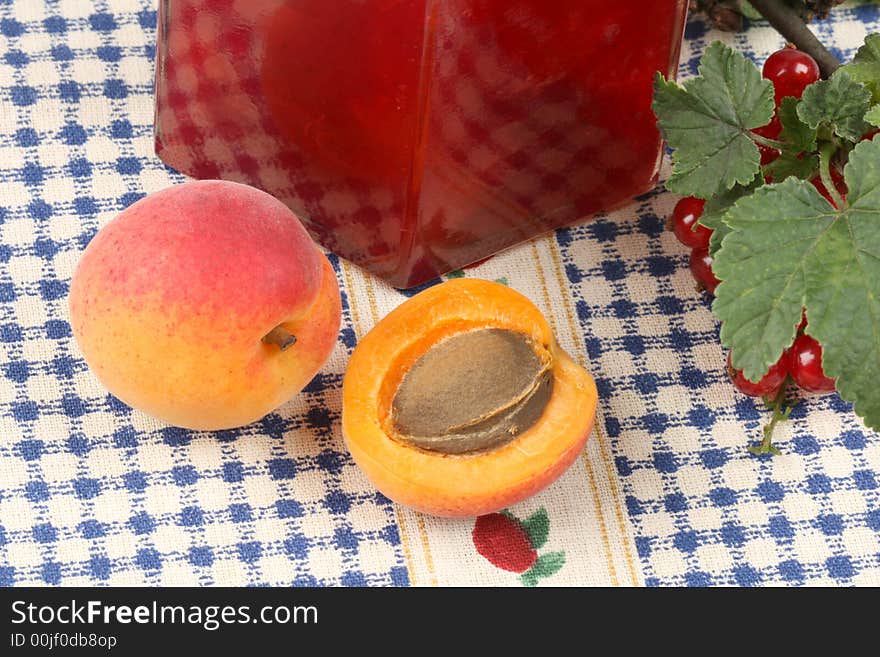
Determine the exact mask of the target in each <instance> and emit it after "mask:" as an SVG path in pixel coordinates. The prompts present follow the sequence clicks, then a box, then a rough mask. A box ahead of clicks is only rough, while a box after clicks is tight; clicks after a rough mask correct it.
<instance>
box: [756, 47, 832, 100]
mask: <svg viewBox="0 0 880 657" xmlns="http://www.w3.org/2000/svg"><path fill="white" fill-rule="evenodd" d="M762 74H763V76H764V77H765V78H766V79H768V80H770V82H772V83H773V87H774V89H775V93H774V97H775V99H776V105H777V106H778V105H779V103H780V102H782V99H783V98H785V97H786V96H794V97H795V98H800V97H801V94H803V93H804V89H806V88H807V87H808V86H810V85H811V84H813V83H814V82H815V81H816V80H818V79H819V65H818V64H817V63H816V60H815V59H813V58H812V57H810V56H809V55H808V54H807V53H805V52H803V51H801V50H795V49H794V48H783V49H782V50H777V51H776V52H775V53H773V54H772V55H770V56H769V57H768V58H767V61H766V62H764V68H763V71H762Z"/></svg>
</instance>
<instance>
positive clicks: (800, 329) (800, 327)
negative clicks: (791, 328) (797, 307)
mask: <svg viewBox="0 0 880 657" xmlns="http://www.w3.org/2000/svg"><path fill="white" fill-rule="evenodd" d="M805 328H807V311H806V310H802V311H801V323H800V324H798V327H797V332H798V333H802V332H803V330H804V329H805Z"/></svg>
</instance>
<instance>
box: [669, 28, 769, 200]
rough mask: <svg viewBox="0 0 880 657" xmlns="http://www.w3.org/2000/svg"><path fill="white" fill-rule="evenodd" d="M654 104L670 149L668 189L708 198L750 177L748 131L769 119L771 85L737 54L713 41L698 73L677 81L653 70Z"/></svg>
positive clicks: (755, 164) (754, 156)
mask: <svg viewBox="0 0 880 657" xmlns="http://www.w3.org/2000/svg"><path fill="white" fill-rule="evenodd" d="M653 107H654V113H655V114H656V115H657V122H658V125H659V127H660V130H661V132H662V133H663V136H664V138H665V139H666V141H667V142H668V143H669V145H670V146H671V147H672V148H673V149H674V151H673V155H672V175H671V176H670V178H669V180H667V181H666V187H667V188H668V189H669V190H671V191H673V192H676V193H678V194H681V195H683V196H696V197H699V198H710V197H711V196H713V195H715V194H716V193H718V192H723V191H726V190H728V189H730V188H731V187H733V186H734V185H735V184H737V183H740V184H743V185H745V184H748V182H749V181H750V180H751V179H752V178H754V176H755V173H756V172H757V171H758V168H759V166H760V155H759V153H758V147H757V146H755V143H754V141H752V138H751V136H750V130H752V129H753V128H760V127H761V126H764V125H767V124H768V123H770V119H772V118H773V109H774V105H773V85H772V83H771V82H770V81H769V80H764V79H763V78H762V77H761V73H760V71H758V69H757V67H756V66H755V65H754V64H753V63H752V62H751V61H749V60H748V59H746V58H745V57H744V56H743V55H742V54H741V53H738V52H736V51H734V50H732V49H731V48H729V47H728V46H726V45H724V44H723V43H721V42H719V41H716V42H714V43H713V44H712V45H710V46H709V48H708V49H707V50H706V53H705V54H704V55H703V59H702V60H701V62H700V69H699V76H698V77H696V78H691V79H689V80H686V81H685V82H684V84H683V85H678V84H677V83H676V82H674V81H667V80H665V79H664V78H663V76H662V75H660V74H659V73H658V74H657V76H656V78H655V81H654V105H653Z"/></svg>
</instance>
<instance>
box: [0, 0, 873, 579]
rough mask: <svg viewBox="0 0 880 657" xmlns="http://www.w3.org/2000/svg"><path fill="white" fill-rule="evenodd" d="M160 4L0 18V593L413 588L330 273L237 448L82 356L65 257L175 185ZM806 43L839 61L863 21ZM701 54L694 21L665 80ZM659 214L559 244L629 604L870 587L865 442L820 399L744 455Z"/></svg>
mask: <svg viewBox="0 0 880 657" xmlns="http://www.w3.org/2000/svg"><path fill="white" fill-rule="evenodd" d="M154 5H155V3H154V2H151V1H149V0H95V1H93V2H92V1H87V0H80V1H75V0H65V1H61V0H41V1H38V0H34V1H33V2H31V1H30V0H27V1H18V2H13V1H10V0H0V345H2V349H0V585H3V586H11V585H23V584H49V585H58V584H62V585H71V584H83V585H108V584H110V585H112V584H145V585H180V584H194V585H212V584H225V585H255V586H258V585H285V586H286V585H407V584H408V583H409V581H410V579H409V575H408V571H407V567H406V556H405V550H404V548H403V545H402V543H401V536H400V530H399V525H398V522H397V517H396V513H395V509H394V507H393V506H392V505H391V503H390V502H389V501H388V500H387V499H385V498H384V497H382V496H381V495H379V494H378V493H376V492H375V491H374V490H373V489H372V488H371V487H370V486H369V485H368V484H367V483H366V482H365V481H364V479H363V478H362V477H361V476H359V475H358V473H357V471H356V469H355V466H354V464H353V463H352V461H351V459H350V458H349V456H348V454H347V453H346V451H345V449H344V446H343V445H342V442H341V439H340V429H339V422H340V417H339V408H340V392H341V391H340V388H341V380H342V374H343V371H344V367H345V363H346V361H347V358H348V354H349V353H350V352H351V349H352V348H353V347H354V344H355V342H356V336H355V331H354V325H355V324H354V322H353V320H352V316H351V312H350V308H349V303H348V291H347V290H346V287H345V285H344V282H345V277H344V276H342V275H341V271H340V263H339V262H338V261H337V260H336V259H335V258H331V259H332V261H333V264H334V266H335V267H336V268H337V271H338V272H340V277H339V278H340V284H341V287H342V292H343V306H344V307H343V328H342V331H341V333H340V339H339V344H338V347H337V349H336V351H335V353H334V355H333V356H332V357H331V360H330V362H329V363H328V365H327V367H325V368H324V370H322V373H321V374H319V375H318V376H317V377H316V378H315V379H314V380H313V381H312V382H311V383H310V384H309V386H308V387H307V388H306V390H305V391H304V392H303V394H301V395H299V396H298V397H297V398H296V399H294V400H293V401H291V402H289V403H288V404H287V405H285V406H284V407H283V408H281V409H279V410H278V411H277V412H275V413H272V414H270V415H269V416H267V417H266V418H264V419H263V420H262V421H260V422H258V423H255V424H253V425H250V426H248V427H244V428H241V429H236V430H232V431H223V432H213V433H204V432H192V431H187V430H182V429H176V428H170V427H166V426H163V425H160V424H158V423H156V422H154V421H152V420H150V419H149V418H146V417H145V416H143V415H141V414H139V413H137V412H133V411H132V410H131V409H129V408H128V407H126V406H125V405H124V404H122V403H120V402H119V401H118V400H116V399H115V398H114V397H113V396H112V395H109V394H107V393H106V392H105V391H104V390H103V389H102V388H101V387H100V386H99V385H98V384H97V383H96V382H95V380H94V379H93V378H92V377H91V376H90V375H89V374H88V373H87V370H86V365H85V363H84V362H83V361H82V359H81V358H80V357H79V354H78V351H77V350H76V347H75V345H74V343H73V340H72V336H71V331H70V326H69V323H68V321H67V309H66V296H67V292H68V287H69V283H70V277H71V274H72V272H73V268H74V266H75V264H76V261H77V259H78V257H79V254H80V253H81V252H82V249H83V248H85V246H86V245H87V244H88V242H89V240H90V239H91V238H92V237H93V236H94V234H95V232H96V231H97V228H98V227H99V226H100V225H103V223H105V222H106V221H107V220H109V219H110V218H111V217H112V216H114V215H115V214H116V213H118V212H119V211H120V210H121V209H123V208H125V207H127V206H128V205H130V204H131V203H133V202H134V201H136V200H137V199H139V198H141V197H143V196H144V195H145V194H147V193H149V192H151V191H154V190H157V189H160V188H163V187H165V186H167V185H169V184H171V183H174V182H179V181H181V180H182V177H181V176H180V175H179V174H177V173H176V172H174V171H171V170H169V169H167V168H166V167H165V166H163V165H162V163H161V162H160V161H159V160H158V159H157V158H156V157H155V156H154V155H153V152H152V89H153V78H152V72H153V54H154V48H155V21H156V12H155V6H154ZM817 29H818V31H819V33H820V36H821V37H822V38H823V40H825V41H826V42H828V43H832V44H837V46H838V48H839V51H838V54H839V55H840V56H841V57H848V56H850V55H851V54H852V51H853V50H854V49H855V47H856V46H857V45H858V42H859V41H860V37H859V36H858V35H859V34H862V35H863V34H864V32H865V31H867V32H870V31H877V30H880V15H878V6H877V5H874V4H871V3H866V4H861V5H855V6H848V8H847V9H843V10H838V11H837V12H836V13H835V15H834V18H833V20H831V21H829V22H826V23H822V24H820V25H818V26H817ZM854 35H855V36H854ZM719 36H721V35H719V34H717V33H714V32H711V31H709V30H708V28H707V27H706V25H705V24H704V23H702V22H701V21H700V20H697V19H693V20H691V21H690V22H689V24H688V28H687V33H686V37H685V44H684V49H683V56H682V65H681V71H680V74H681V76H687V75H692V74H693V73H694V72H695V69H696V64H697V61H698V59H699V55H700V53H701V52H702V50H703V49H704V48H705V46H706V45H707V43H708V42H710V41H711V40H712V39H714V38H718V37H719ZM722 38H724V39H726V40H727V41H728V42H732V43H735V45H736V46H737V47H738V48H740V49H742V50H743V51H745V52H746V53H748V54H749V55H750V56H752V57H754V58H755V60H756V61H761V60H762V59H763V58H764V57H766V56H767V55H768V54H769V53H770V52H772V51H773V50H775V49H776V48H777V47H779V45H780V42H779V39H778V37H777V36H776V35H775V33H772V32H771V31H770V30H769V29H768V28H766V27H762V26H760V25H756V26H754V27H753V28H752V29H751V30H750V31H748V32H745V33H740V34H737V35H723V36H722ZM675 200H676V199H675V198H674V197H673V196H672V195H670V194H667V193H665V192H663V191H662V190H661V189H659V188H658V189H657V190H655V191H654V192H652V193H650V194H648V195H646V196H644V197H642V198H640V199H638V200H637V201H636V202H635V204H634V205H632V206H629V207H628V208H626V209H624V210H622V211H619V212H617V213H614V215H612V216H609V217H599V218H598V219H596V220H595V221H593V222H590V223H587V224H584V225H582V226H580V227H576V228H573V229H569V230H563V231H560V232H558V233H557V236H556V240H557V243H558V246H559V248H560V250H561V253H562V257H563V261H564V265H565V273H566V274H567V277H568V282H569V286H570V290H571V294H572V296H573V298H574V301H575V305H576V309H577V316H578V322H579V328H580V331H581V336H582V338H583V340H584V343H585V345H586V348H587V352H588V354H589V358H590V361H591V368H592V371H593V372H594V374H595V375H596V378H597V383H598V386H599V389H600V395H601V398H602V399H603V400H604V402H603V424H604V426H602V427H601V430H603V431H604V432H605V434H606V435H607V437H608V438H609V439H610V443H611V446H612V450H613V454H614V459H615V464H616V469H617V475H618V477H619V482H620V486H621V488H622V491H623V493H622V494H623V498H624V500H625V505H626V509H627V512H628V515H629V519H630V521H631V527H632V532H633V534H634V540H635V546H636V549H637V552H638V556H639V559H640V565H641V568H642V571H643V575H644V580H645V583H647V584H648V585H652V586H657V585H723V584H728V585H736V584H740V585H753V584H771V583H784V584H816V583H827V584H860V583H873V584H877V583H878V582H880V575H878V573H880V487H878V479H880V439H878V437H877V436H876V435H875V434H874V433H872V432H870V431H867V430H866V429H864V427H863V426H862V425H861V424H860V422H859V421H858V420H857V418H856V417H855V416H854V415H853V413H852V411H851V409H850V408H849V406H848V405H847V404H845V403H843V402H841V401H840V399H839V398H837V397H836V396H833V395H832V396H826V397H817V398H809V399H806V400H805V401H804V402H803V403H802V404H800V405H799V406H797V407H796V410H795V412H794V413H793V422H791V423H790V428H789V429H787V431H788V434H785V433H783V434H782V435H781V436H780V438H781V444H780V446H781V447H782V448H783V449H784V451H785V456H783V457H781V458H775V459H771V458H763V457H762V458H757V457H753V456H751V455H749V454H748V452H746V450H745V445H746V443H747V442H748V440H750V439H755V438H756V437H757V435H758V434H759V432H760V425H761V423H762V422H763V421H764V419H765V416H764V414H763V413H762V411H760V410H759V409H758V408H756V406H755V403H754V402H753V401H752V400H750V399H746V398H743V397H741V396H738V395H737V394H736V393H735V392H734V391H733V389H732V387H731V386H730V385H729V383H728V382H727V381H726V379H725V375H724V372H723V364H724V354H723V352H722V350H721V347H720V346H719V344H718V332H717V325H716V323H715V322H714V320H713V319H712V316H711V314H710V313H709V309H708V301H707V300H706V299H705V298H704V297H701V296H700V295H699V294H697V293H696V292H694V290H693V284H692V281H691V279H690V276H689V273H688V272H687V265H686V254H685V252H684V250H683V249H682V247H680V246H679V245H678V244H677V243H676V242H675V241H674V238H672V237H671V236H670V235H669V234H668V233H665V232H664V230H663V223H664V217H665V216H666V215H667V214H668V212H669V211H670V209H671V207H672V205H673V203H674V202H675ZM405 296H406V295H403V294H401V296H400V299H401V300H403V299H404V298H405ZM550 512H551V513H552V509H551V510H550ZM464 540H468V539H467V537H465V539H464Z"/></svg>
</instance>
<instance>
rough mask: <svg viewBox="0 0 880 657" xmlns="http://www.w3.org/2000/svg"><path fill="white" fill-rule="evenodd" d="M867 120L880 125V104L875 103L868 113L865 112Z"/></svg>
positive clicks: (874, 124)
mask: <svg viewBox="0 0 880 657" xmlns="http://www.w3.org/2000/svg"><path fill="white" fill-rule="evenodd" d="M865 121H867V122H868V123H870V124H871V125H873V126H877V127H880V105H874V106H873V107H872V108H871V109H869V110H868V113H867V114H865Z"/></svg>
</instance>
